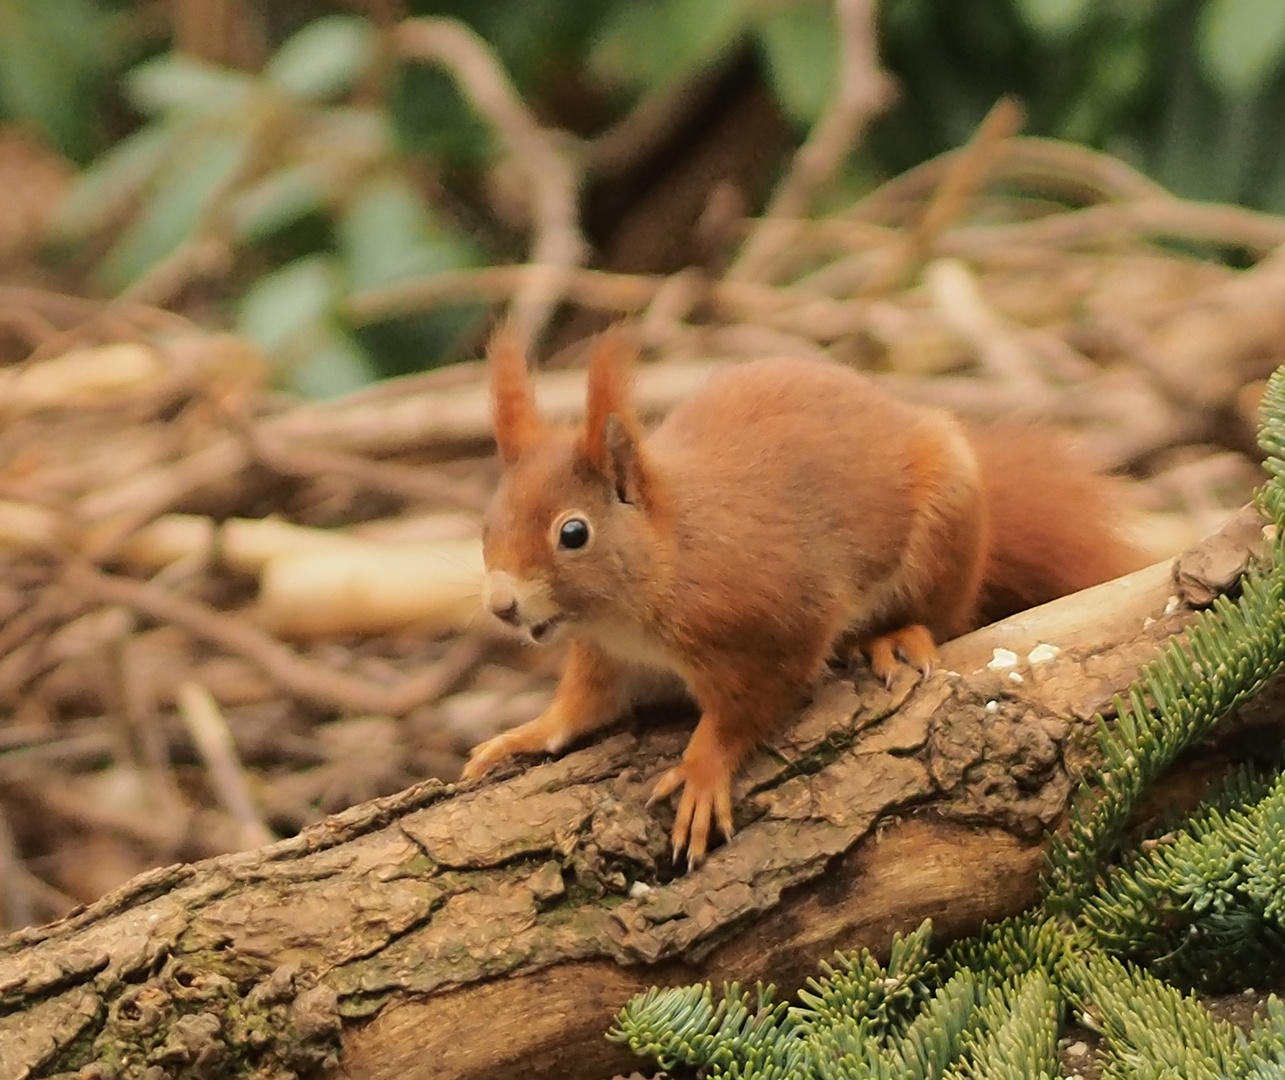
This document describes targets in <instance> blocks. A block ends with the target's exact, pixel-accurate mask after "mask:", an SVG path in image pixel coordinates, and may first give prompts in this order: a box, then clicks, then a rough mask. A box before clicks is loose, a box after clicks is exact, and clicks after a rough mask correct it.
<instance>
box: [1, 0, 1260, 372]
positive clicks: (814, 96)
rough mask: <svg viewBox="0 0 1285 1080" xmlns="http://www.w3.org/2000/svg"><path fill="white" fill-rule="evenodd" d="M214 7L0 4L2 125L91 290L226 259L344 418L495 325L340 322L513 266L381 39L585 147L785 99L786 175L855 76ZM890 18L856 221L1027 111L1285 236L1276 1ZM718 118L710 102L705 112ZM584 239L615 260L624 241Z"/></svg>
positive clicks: (808, 59)
mask: <svg viewBox="0 0 1285 1080" xmlns="http://www.w3.org/2000/svg"><path fill="white" fill-rule="evenodd" d="M200 6H201V5H200V4H199V3H197V4H193V3H191V2H189V0H173V2H172V3H169V4H165V3H155V2H153V3H137V2H133V3H132V2H128V0H0V120H5V121H9V122H11V123H16V124H18V125H21V126H23V127H24V128H26V129H28V130H31V131H34V132H37V133H38V134H39V135H40V136H41V137H43V138H44V139H45V140H47V141H48V142H49V143H50V144H51V145H52V146H53V147H55V148H57V149H58V150H59V151H61V152H62V153H63V154H66V155H68V156H69V157H70V158H72V159H73V160H74V161H76V162H77V163H78V164H80V165H82V166H87V167H88V169H87V171H86V172H85V173H84V175H83V178H82V180H81V182H80V184H79V185H78V187H77V188H76V190H75V192H74V194H73V197H72V198H71V200H70V202H69V204H68V205H67V207H66V208H65V213H64V215H63V218H62V222H61V225H62V229H61V235H62V238H63V241H64V246H63V249H62V252H61V254H62V256H63V257H64V259H65V260H67V265H69V266H70V267H71V268H72V269H73V270H74V271H75V272H77V273H82V272H83V275H84V279H85V281H86V282H87V283H88V286H89V287H92V288H93V289H95V290H97V291H99V292H103V293H107V294H117V293H120V292H122V291H126V290H129V289H131V288H135V287H138V286H139V283H140V282H145V281H147V280H148V275H149V274H153V273H155V272H157V268H158V267H160V266H163V265H164V263H165V260H166V259H167V258H170V257H173V256H174V255H175V253H176V252H184V251H186V252H188V253H189V254H190V246H191V245H192V244H194V243H198V244H199V242H200V241H202V240H208V241H217V242H218V243H219V244H221V245H222V247H221V248H219V249H218V250H219V251H220V252H221V257H222V263H221V264H220V271H221V273H220V274H219V275H212V276H219V277H220V285H219V287H218V288H216V289H214V290H212V293H211V295H209V296H207V297H204V299H207V300H209V301H211V302H212V303H213V304H214V306H215V308H216V312H215V314H216V315H217V316H218V317H220V318H226V319H227V320H229V321H231V322H232V323H234V324H235V325H236V326H237V327H238V328H239V329H240V330H242V331H243V332H245V333H246V334H248V335H249V336H251V337H253V338H254V339H256V340H257V341H258V342H259V343H260V344H261V345H262V346H264V348H265V349H266V350H267V351H268V352H269V354H270V355H272V356H273V357H274V358H275V359H276V361H277V362H278V363H279V365H280V369H281V372H282V378H283V379H284V380H285V381H287V382H290V383H292V384H293V385H294V386H295V388H296V389H299V390H302V391H304V392H307V393H315V394H323V395H324V394H333V393H338V392H342V391H343V390H346V389H349V388H351V387H352V386H353V385H355V384H359V383H362V382H365V381H367V380H369V379H371V378H373V377H375V376H377V375H379V374H386V373H391V372H396V371H403V370H408V369H415V368H419V367H422V366H425V365H428V366H432V365H434V364H438V363H441V362H444V361H446V360H449V359H451V358H453V357H454V356H456V355H458V353H459V351H460V348H461V343H462V342H463V340H464V335H467V334H468V333H469V332H470V331H471V330H474V329H475V328H476V326H477V317H478V314H479V313H478V312H477V311H476V310H472V309H467V308H464V309H460V310H454V311H449V312H446V313H440V312H439V313H438V314H435V315H433V316H432V317H420V318H413V319H401V320H397V321H392V322H389V321H385V322H381V323H379V324H376V325H371V326H362V327H357V326H355V325H352V323H351V320H349V319H347V318H346V317H345V315H344V311H345V306H344V301H345V299H346V298H347V297H349V296H351V295H353V294H355V293H358V292H361V291H363V290H369V289H372V288H378V287H380V286H382V285H387V284H391V283H394V282H396V281H399V280H404V279H406V278H408V277H413V276H416V275H420V274H424V273H428V272H431V271H440V270H444V269H451V268H458V267H464V266H471V265H478V264H479V263H488V262H495V261H508V260H511V259H512V258H514V257H516V256H518V255H520V254H521V247H520V238H521V230H520V229H518V228H515V227H514V226H515V224H516V223H515V222H513V221H506V220H505V214H504V213H503V212H502V207H497V205H496V203H495V200H494V197H493V196H494V185H488V176H489V174H490V172H491V171H492V167H493V166H494V165H495V164H496V161H495V152H496V147H495V146H494V145H493V140H492V138H491V136H490V134H489V133H488V131H487V129H486V128H485V127H484V126H483V125H482V124H480V123H479V121H478V120H477V119H476V118H475V117H474V116H473V115H472V113H471V112H470V109H469V107H468V106H467V105H466V104H465V103H464V101H463V100H462V99H461V97H460V96H459V94H458V93H457V92H456V89H455V87H454V85H453V83H452V82H451V80H450V78H449V77H448V76H447V75H446V74H444V73H443V72H441V71H438V70H436V69H431V68H427V67H401V66H397V65H392V64H389V63H387V62H386V58H385V57H384V56H383V54H382V52H381V48H380V44H379V38H378V34H377V27H378V26H379V25H381V23H383V24H388V23H390V22H391V21H392V20H393V19H394V18H396V17H398V16H400V15H402V14H413V15H450V16H454V17H456V18H458V19H460V20H462V21H464V22H466V23H468V24H469V25H471V26H472V27H473V28H474V29H476V30H477V31H478V32H479V33H480V34H481V35H482V36H483V37H484V38H485V39H486V40H487V41H488V42H489V43H490V44H491V46H492V47H493V48H494V49H495V50H496V51H497V53H498V54H499V56H500V58H501V59H502V61H503V63H504V64H505V66H506V67H507V69H508V71H509V72H510V74H511V77H512V78H513V80H514V82H515V84H516V86H517V89H518V90H519V92H520V93H521V94H522V96H523V97H524V99H525V100H527V101H528V102H530V103H531V104H532V106H533V108H534V109H535V111H536V112H537V114H538V115H539V116H540V117H541V119H542V120H544V121H545V122H548V123H551V124H554V125H557V126H560V127H563V128H565V129H567V130H569V131H570V132H572V133H574V135H575V136H577V137H579V138H580V139H582V140H591V139H593V138H594V137H596V136H598V135H601V134H602V133H604V132H608V131H610V130H611V128H612V126H613V125H614V124H615V123H616V122H618V121H620V120H621V119H622V118H624V117H627V116H628V115H630V113H631V112H632V111H634V110H636V109H638V108H639V107H640V106H644V105H646V104H647V103H648V102H654V101H657V100H661V99H663V98H664V96H665V95H666V94H667V93H671V92H672V91H673V89H674V88H675V87H676V86H683V85H685V84H692V85H695V84H696V83H698V82H699V80H701V79H702V78H704V79H707V80H712V81H713V82H714V83H716V84H718V85H719V86H721V87H722V91H723V93H724V97H725V96H726V94H728V93H744V92H746V87H747V86H751V87H753V88H757V89H766V91H767V92H768V94H769V95H770V100H771V102H772V105H773V108H774V109H775V110H776V112H777V113H778V114H779V115H778V119H779V121H780V124H781V126H782V128H783V130H784V131H785V132H786V136H785V143H786V145H783V146H781V147H780V149H781V151H782V152H781V154H780V157H781V159H782V160H784V157H785V154H786V153H788V150H789V148H790V147H789V145H788V144H789V143H790V142H791V141H793V142H795V143H797V141H799V140H800V139H801V137H802V135H803V134H804V133H805V131H806V129H807V126H808V125H809V124H810V123H811V122H812V121H814V120H815V119H816V118H817V116H818V115H819V113H820V111H821V110H822V108H823V106H824V104H825V102H826V100H827V97H828V95H829V93H830V90H831V87H832V84H833V82H834V76H835V71H836V64H837V44H836V34H835V30H834V22H833V11H832V5H831V4H830V3H829V2H827V0H467V2H466V0H454V2H450V0H446V2H439V3H424V2H419V3H409V4H406V5H403V6H402V7H401V8H400V9H397V10H394V6H392V5H388V4H385V3H381V2H378V0H372V2H370V3H366V4H361V3H358V4H350V5H337V4H326V3H321V2H317V0H294V2H290V3H282V4H268V3H264V2H260V3H257V4H256V3H250V2H247V0H219V2H218V3H212V4H209V5H206V8H207V9H208V10H209V11H213V10H215V9H218V10H219V11H221V12H223V13H224V15H225V16H226V17H228V18H231V19H233V20H234V21H236V22H237V23H238V25H237V27H236V32H235V33H232V34H226V33H225V34H224V38H223V40H219V41H213V42H211V41H209V40H208V29H207V30H206V31H202V30H201V29H200V25H199V24H200V20H199V17H197V16H194V15H193V12H196V11H198V10H199V9H200ZM880 12H881V42H880V47H881V51H882V55H883V60H884V63H885V64H886V66H887V67H888V68H889V70H890V71H891V73H892V74H893V75H894V77H895V79H896V81H897V84H898V99H897V101H896V103H895V105H894V107H893V108H892V109H891V110H890V111H889V112H888V113H887V114H886V115H885V116H884V117H883V118H882V119H881V120H880V122H879V123H878V124H877V126H876V129H875V130H874V131H873V132H872V133H871V134H870V137H869V138H868V139H867V140H866V142H865V145H864V147H863V149H862V150H861V152H860V154H859V155H858V156H857V159H856V160H854V161H853V162H852V163H851V168H850V170H849V175H848V177H847V183H846V184H845V185H841V188H840V192H841V194H842V193H846V194H848V195H851V194H853V193H856V192H858V191H860V190H863V189H865V188H868V187H869V185H870V184H871V183H872V182H873V181H874V180H876V179H878V178H879V177H883V176H887V175H890V174H893V173H896V172H899V171H901V170H903V169H904V168H906V167H908V166H910V165H912V164H915V163H916V162H919V161H922V160H924V159H925V158H927V157H930V156H932V155H934V154H936V153H938V152H940V151H942V150H944V149H947V148H949V147H952V146H956V145H958V144H959V143H961V142H963V141H964V139H965V138H967V136H968V135H969V134H970V133H971V132H972V130H973V129H974V127H975V126H976V124H977V123H978V121H979V120H980V119H981V117H982V116H983V115H984V113H985V111H986V110H987V109H988V108H989V107H990V105H992V104H993V103H994V101H995V99H996V98H997V97H998V96H999V95H1000V94H1001V93H1006V92H1007V93H1014V94H1016V95H1017V96H1018V97H1019V98H1020V99H1021V100H1022V101H1023V103H1024V104H1025V106H1026V107H1027V110H1028V112H1029V124H1028V130H1029V131H1031V132H1032V133H1035V134H1045V135H1051V136H1057V137H1061V138H1066V139H1071V140H1074V141H1078V142H1083V143H1087V144H1089V145H1092V146H1095V147H1100V148H1103V149H1106V150H1109V151H1111V152H1113V153H1115V154H1118V155H1120V156H1123V157H1125V158H1126V159H1127V160H1130V161H1132V162H1134V163H1135V164H1137V165H1138V166H1139V167H1141V168H1142V169H1143V171H1145V172H1147V173H1148V174H1149V175H1151V176H1152V177H1154V178H1155V179H1157V180H1159V181H1160V182H1161V183H1162V184H1163V185H1165V186H1166V187H1169V188H1170V189H1172V190H1173V191H1175V192H1176V193H1177V194H1180V195H1187V196H1192V197H1198V198H1208V199H1216V200H1221V201H1237V202H1242V203H1245V204H1248V205H1251V206H1256V207H1261V208H1265V209H1274V210H1285V158H1282V157H1281V156H1280V155H1278V154H1277V153H1276V147H1278V146H1279V145H1281V143H1282V140H1283V139H1285V108H1281V107H1280V106H1281V104H1282V102H1285V64H1283V63H1282V61H1283V60H1285V5H1281V4H1279V3H1277V2H1276V0H1203V2H1202V0H976V2H974V3H969V4H967V5H964V4H958V3H955V2H954V0H886V2H885V3H884V4H882V6H881V8H880ZM194 20H195V21H194ZM193 26H196V29H195V30H194V29H193ZM185 27H186V30H185ZM203 34H205V35H206V36H205V37H203V36H202V35H203ZM720 100H722V99H720V98H719V96H718V94H709V95H707V97H706V99H705V110H706V112H709V111H711V110H713V109H714V108H715V107H716V105H717V103H718V101H720ZM698 126H699V125H698ZM711 137H717V135H716V134H715V135H714V136H711ZM673 152H675V151H674V148H673V146H672V145H669V146H668V147H665V148H662V156H663V154H664V153H673ZM651 167H652V170H653V171H655V168H656V165H655V162H652V165H651ZM644 172H645V170H644ZM596 179H597V180H598V181H600V183H599V184H598V186H599V187H601V186H602V184H605V183H606V181H607V179H611V180H614V181H618V180H619V177H610V178H603V177H599V178H595V177H594V176H593V175H592V174H590V175H589V176H588V177H587V180H586V187H587V192H586V197H587V198H588V199H590V201H591V202H592V197H593V195H594V188H595V180H596ZM635 179H636V180H637V177H635ZM769 180H770V177H769ZM638 182H640V183H641V182H643V181H638ZM760 186H761V187H763V188H764V190H756V191H752V192H751V193H750V195H751V197H752V198H754V199H762V198H763V197H764V196H765V194H766V190H765V189H766V186H767V185H766V184H764V185H760ZM608 202H610V200H608ZM609 216H610V215H608V217H609ZM587 224H588V228H589V231H590V233H591V236H590V239H591V240H593V241H595V242H597V243H601V242H602V241H603V240H604V236H603V233H604V230H609V225H607V226H604V225H603V224H602V221H601V220H599V221H598V222H597V225H596V226H595V220H594V217H593V215H591V214H590V215H587ZM595 227H596V229H597V232H598V235H592V234H593V233H594V232H595ZM185 245H188V247H187V248H185ZM215 261H216V262H217V261H218V260H217V259H216V260H215ZM669 269H672V268H669Z"/></svg>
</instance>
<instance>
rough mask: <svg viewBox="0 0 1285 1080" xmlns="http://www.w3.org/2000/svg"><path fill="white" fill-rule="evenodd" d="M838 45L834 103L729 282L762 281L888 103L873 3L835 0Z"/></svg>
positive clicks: (889, 93) (800, 154) (731, 271)
mask: <svg viewBox="0 0 1285 1080" xmlns="http://www.w3.org/2000/svg"><path fill="white" fill-rule="evenodd" d="M835 14H836V15H837V17H838V22H839V40H840V47H841V50H842V51H841V56H840V61H839V64H840V68H839V85H838V87H837V88H836V91H835V95H834V99H833V100H832V101H831V102H830V105H829V107H828V108H827V109H826V112H825V115H824V116H822V117H821V119H820V121H819V122H818V123H817V125H816V126H815V127H814V128H813V129H812V133H811V134H810V135H809V136H808V138H807V141H806V142H805V143H804V144H803V146H801V147H800V148H799V151H798V153H797V154H795V156H794V161H793V162H792V163H791V165H790V169H789V171H788V172H787V173H786V174H785V179H784V180H782V181H781V183H780V185H779V186H778V187H777V189H776V192H775V193H774V194H773V196H772V199H771V201H770V202H769V203H768V207H767V211H766V212H765V214H764V217H763V219H762V220H761V221H760V222H759V223H758V225H757V226H756V228H755V229H754V231H753V232H752V233H751V234H750V236H749V239H747V240H746V242H745V245H744V247H742V249H741V252H740V254H739V255H738V256H737V258H736V261H735V262H734V263H733V264H732V266H731V267H730V268H729V269H728V271H727V277H728V278H729V279H731V280H747V279H748V280H756V281H757V280H766V279H768V278H769V277H770V276H771V272H772V268H773V263H774V261H775V259H776V258H777V257H778V255H779V254H780V253H781V251H782V249H783V248H785V247H787V246H788V245H789V243H790V239H791V237H792V235H793V227H792V221H791V219H796V218H803V217H806V216H807V214H808V211H809V210H810V209H811V207H812V203H813V201H814V200H815V198H816V196H817V194H818V192H819V191H820V190H821V189H822V188H823V187H824V186H825V185H826V184H828V183H829V182H830V180H831V179H832V178H833V177H834V174H835V172H836V171H837V170H838V168H839V167H840V165H842V164H843V161H844V159H845V158H846V157H847V156H848V154H850V153H851V152H852V148H853V147H854V146H855V145H856V143H857V141H858V140H859V139H860V137H861V133H862V131H863V130H864V128H865V126H866V125H867V124H868V123H869V122H870V120H871V119H872V118H873V117H874V116H876V115H877V114H878V113H879V112H880V111H882V110H883V109H884V108H885V107H886V106H887V104H888V102H889V101H890V100H891V97H892V84H891V82H890V81H889V79H888V76H887V75H885V74H884V72H883V71H882V69H881V68H880V67H879V58H878V55H877V51H876V45H875V2H874V0H836V2H835Z"/></svg>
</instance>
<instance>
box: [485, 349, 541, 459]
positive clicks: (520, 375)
mask: <svg viewBox="0 0 1285 1080" xmlns="http://www.w3.org/2000/svg"><path fill="white" fill-rule="evenodd" d="M487 367H488V369H489V370H490V373H491V413H492V416H493V418H494V424H495V442H496V445H497V446H498V448H499V451H500V460H501V461H502V462H504V464H506V465H511V464H513V462H515V461H517V459H518V458H519V457H521V456H522V452H523V450H525V449H526V448H527V447H529V446H531V445H532V444H533V443H535V442H536V441H537V440H538V439H539V438H540V436H541V434H542V429H543V425H542V424H541V423H540V417H539V415H538V414H537V413H536V409H535V391H534V390H533V389H532V387H531V378H530V375H529V374H528V373H527V362H526V356H525V355H524V353H523V351H522V347H521V346H520V345H519V344H518V341H517V338H516V337H515V336H514V334H513V332H512V330H510V329H509V328H507V327H501V328H500V329H499V330H497V331H496V333H495V336H494V337H492V339H491V344H490V347H489V349H488V350H487Z"/></svg>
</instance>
